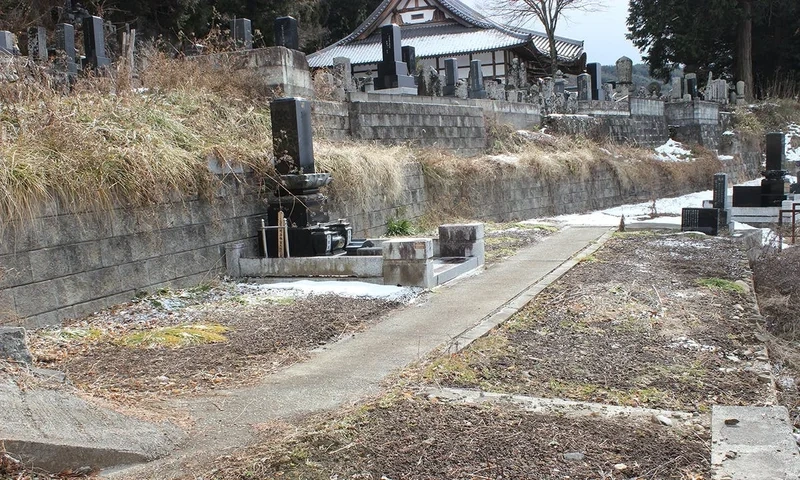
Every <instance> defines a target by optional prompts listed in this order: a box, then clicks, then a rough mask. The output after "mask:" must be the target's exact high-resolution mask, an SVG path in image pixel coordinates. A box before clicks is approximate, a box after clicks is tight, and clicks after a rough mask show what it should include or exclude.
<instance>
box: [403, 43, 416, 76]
mask: <svg viewBox="0 0 800 480" xmlns="http://www.w3.org/2000/svg"><path fill="white" fill-rule="evenodd" d="M401 51H402V57H403V62H405V64H406V67H407V68H408V74H409V75H412V76H415V75H416V74H417V50H416V49H415V48H414V47H412V46H410V45H406V46H405V47H403V48H401Z"/></svg>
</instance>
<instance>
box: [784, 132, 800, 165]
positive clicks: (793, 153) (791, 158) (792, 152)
mask: <svg viewBox="0 0 800 480" xmlns="http://www.w3.org/2000/svg"><path fill="white" fill-rule="evenodd" d="M786 129H787V130H788V131H787V132H786V161H787V162H800V147H797V148H792V139H793V138H797V139H798V140H800V125H798V124H796V123H790V124H789V126H788V127H786ZM798 166H800V165H798Z"/></svg>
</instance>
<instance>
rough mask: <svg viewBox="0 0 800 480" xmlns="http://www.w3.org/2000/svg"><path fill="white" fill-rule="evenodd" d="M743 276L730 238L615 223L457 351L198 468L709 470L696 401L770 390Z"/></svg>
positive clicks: (699, 473)
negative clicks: (549, 281)
mask: <svg viewBox="0 0 800 480" xmlns="http://www.w3.org/2000/svg"><path fill="white" fill-rule="evenodd" d="M750 275H751V273H750V270H749V267H748V262H747V258H746V254H745V252H744V250H743V249H742V248H741V247H740V245H739V244H738V243H736V242H734V241H732V240H730V239H726V238H710V237H703V236H695V235H676V234H671V235H654V234H630V235H628V234H626V235H618V236H617V237H615V238H613V239H612V240H611V241H610V242H609V243H608V244H607V245H606V246H605V247H604V248H603V249H601V250H600V251H598V252H597V253H596V254H595V255H594V256H592V257H589V258H587V259H586V260H585V261H584V262H582V263H581V264H579V265H578V266H576V267H575V268H573V269H572V270H571V271H570V272H569V273H567V274H566V275H565V276H564V277H562V278H561V280H559V281H558V282H556V283H554V284H553V285H551V286H550V287H548V288H547V289H546V290H545V291H544V292H543V293H542V294H540V295H539V296H538V297H537V299H536V300H535V301H534V302H532V303H531V304H529V305H528V306H527V307H526V308H525V309H523V310H522V311H521V312H519V313H518V314H517V315H516V316H515V317H514V318H512V319H511V320H510V321H509V322H507V323H506V324H505V325H503V326H501V327H499V328H498V329H496V330H495V331H493V332H491V333H490V334H489V335H487V336H486V337H484V338H482V339H479V340H478V341H476V342H475V343H473V344H472V345H471V346H470V347H468V348H467V349H465V350H464V351H462V352H460V353H457V354H449V355H444V356H438V357H437V356H431V358H430V359H428V360H427V361H426V362H423V363H422V364H420V365H417V366H415V367H413V368H410V369H408V370H407V371H406V372H404V373H403V374H401V375H400V377H399V380H396V383H394V385H395V386H392V387H390V388H389V390H387V394H386V395H385V396H383V397H381V398H379V399H377V400H375V401H372V402H369V403H367V404H365V405H364V406H362V407H361V408H359V409H357V410H355V411H351V412H346V413H342V414H339V415H331V416H329V417H327V418H325V419H324V420H316V421H310V422H308V423H307V424H305V425H304V426H300V427H299V428H298V427H297V426H294V427H286V429H285V430H282V431H281V430H280V429H278V430H277V431H272V432H270V433H269V435H267V436H266V437H265V440H264V442H263V443H262V444H260V445H258V446H254V447H251V448H249V449H245V450H242V451H241V452H240V454H238V455H233V456H229V457H225V458H221V459H219V460H217V462H216V463H215V468H214V469H212V470H210V471H209V476H210V477H211V478H225V479H227V478H237V479H238V478H298V479H299V478H309V479H329V478H336V479H379V478H390V479H418V478H419V479H421V478H470V479H478V478H491V479H500V478H537V479H556V478H558V479H565V478H591V479H623V478H640V479H672V478H674V479H695V480H697V479H703V478H705V479H707V478H710V477H709V476H710V465H709V458H710V432H709V430H708V415H707V412H708V411H709V409H710V406H711V405H712V404H715V403H728V404H744V405H747V404H760V403H764V402H766V401H769V398H770V392H771V391H770V389H769V387H768V385H767V384H766V383H765V378H766V375H765V374H766V373H767V372H765V371H763V370H760V369H759V364H760V363H761V362H760V359H763V358H764V357H763V355H764V354H765V352H764V351H762V350H761V348H762V347H760V345H761V343H760V342H759V340H758V339H757V338H756V333H757V325H756V324H755V323H754V322H755V320H754V319H755V318H756V314H757V311H756V306H755V305H756V304H755V297H754V295H753V294H752V292H750V291H749V283H750V278H751V276H750ZM737 282H738V283H737ZM397 385H400V386H397ZM425 385H435V386H448V385H449V386H460V387H473V388H480V389H483V390H484V391H492V392H514V393H525V394H530V395H534V396H541V397H561V398H570V399H575V400H579V401H592V402H600V403H606V404H616V405H629V406H633V407H649V408H666V409H674V410H682V411H684V412H688V413H691V414H692V415H694V418H697V419H698V420H697V424H695V425H694V428H679V427H677V426H672V427H668V426H664V425H660V424H656V423H654V422H652V421H646V420H645V421H642V420H641V419H634V418H630V417H625V416H621V417H619V418H601V417H591V416H590V417H584V418H571V417H570V416H569V415H553V414H533V413H529V412H525V411H523V410H520V409H519V408H514V407H513V406H511V405H506V406H503V405H496V404H495V405H492V406H487V405H482V406H477V407H476V406H467V405H461V404H451V403H448V402H442V401H440V400H436V399H431V398H426V397H424V396H420V395H418V394H417V392H418V391H419V390H418V389H419V388H420V387H421V386H425Z"/></svg>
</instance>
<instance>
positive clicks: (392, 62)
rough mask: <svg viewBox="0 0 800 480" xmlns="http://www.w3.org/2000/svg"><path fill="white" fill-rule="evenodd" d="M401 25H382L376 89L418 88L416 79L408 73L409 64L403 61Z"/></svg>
mask: <svg viewBox="0 0 800 480" xmlns="http://www.w3.org/2000/svg"><path fill="white" fill-rule="evenodd" d="M401 48H402V45H401V39H400V27H399V26H397V25H395V24H391V25H384V26H382V27H381V53H382V57H383V61H380V62H378V78H377V79H376V80H375V90H386V89H390V88H403V87H410V88H416V86H417V85H416V84H415V83H414V79H413V78H412V77H411V76H409V75H408V66H407V65H406V64H405V63H404V62H403V54H402V50H401Z"/></svg>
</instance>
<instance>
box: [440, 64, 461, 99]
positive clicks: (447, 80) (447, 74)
mask: <svg viewBox="0 0 800 480" xmlns="http://www.w3.org/2000/svg"><path fill="white" fill-rule="evenodd" d="M456 83H458V60H457V59H455V58H446V59H445V60H444V87H443V88H442V94H443V95H444V96H445V97H454V96H455V95H456Z"/></svg>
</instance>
